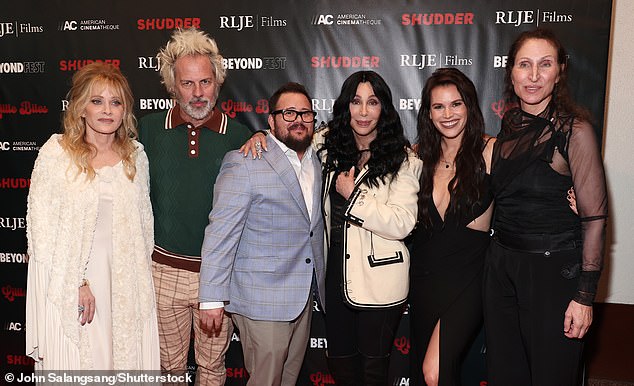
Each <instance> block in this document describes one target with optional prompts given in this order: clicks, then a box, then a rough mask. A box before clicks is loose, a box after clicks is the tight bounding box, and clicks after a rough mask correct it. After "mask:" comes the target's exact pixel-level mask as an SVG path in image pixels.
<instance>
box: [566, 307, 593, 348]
mask: <svg viewBox="0 0 634 386" xmlns="http://www.w3.org/2000/svg"><path fill="white" fill-rule="evenodd" d="M591 324H592V306H584V305H583V304H580V303H577V302H575V301H574V300H571V301H570V304H568V309H567V310H566V313H565V314H564V335H566V337H568V338H579V339H581V338H583V337H584V336H585V335H586V333H587V332H588V329H589V328H590V325H591Z"/></svg>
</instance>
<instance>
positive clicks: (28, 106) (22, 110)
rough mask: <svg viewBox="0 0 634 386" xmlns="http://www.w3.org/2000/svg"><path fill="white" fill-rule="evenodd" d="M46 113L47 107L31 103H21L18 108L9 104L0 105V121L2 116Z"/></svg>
mask: <svg viewBox="0 0 634 386" xmlns="http://www.w3.org/2000/svg"><path fill="white" fill-rule="evenodd" d="M46 113H48V107H46V106H44V105H38V104H37V103H33V102H31V101H22V103H20V105H19V107H18V106H15V105H12V104H10V103H2V104H0V119H2V118H3V117H4V114H20V115H32V114H46Z"/></svg>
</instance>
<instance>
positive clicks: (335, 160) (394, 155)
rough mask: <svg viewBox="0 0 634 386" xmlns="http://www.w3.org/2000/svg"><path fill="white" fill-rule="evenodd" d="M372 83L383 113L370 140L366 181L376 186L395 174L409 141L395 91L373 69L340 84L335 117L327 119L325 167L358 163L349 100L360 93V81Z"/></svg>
mask: <svg viewBox="0 0 634 386" xmlns="http://www.w3.org/2000/svg"><path fill="white" fill-rule="evenodd" d="M365 82H368V83H370V86H372V90H373V91H374V95H376V97H377V98H378V99H379V101H380V102H381V115H380V117H379V121H378V123H377V128H376V133H377V136H376V138H375V139H374V140H373V141H372V143H370V154H371V157H370V159H369V161H368V163H367V166H368V169H369V171H368V174H367V183H368V185H370V186H377V185H378V184H379V180H380V181H381V182H383V183H385V177H386V176H388V175H390V179H393V178H394V177H396V173H397V172H398V170H399V168H400V167H401V164H402V163H403V161H404V160H405V159H406V157H407V151H406V147H407V146H408V145H409V142H408V141H407V139H406V138H405V134H404V133H403V125H402V124H401V118H400V117H399V115H398V112H397V111H396V108H395V107H394V105H393V103H392V92H391V91H390V88H389V87H388V85H387V83H385V80H383V78H382V77H381V76H380V75H379V74H377V73H376V72H374V71H358V72H355V73H354V74H352V75H350V76H349V77H348V78H347V79H346V80H345V81H344V82H343V86H341V93H340V94H339V97H337V100H335V103H334V106H333V118H332V120H331V121H330V122H328V129H329V130H328V133H327V134H326V140H325V144H324V148H322V149H320V151H326V152H327V157H326V160H325V162H324V168H325V171H327V172H330V171H333V170H339V171H345V170H348V169H350V167H352V166H355V167H356V166H357V163H358V162H359V159H360V157H361V153H360V152H359V151H358V149H357V146H356V143H355V139H354V134H353V131H352V127H351V126H350V119H351V115H350V103H351V102H352V100H353V99H354V97H355V96H356V93H357V87H358V86H359V84H360V83H365Z"/></svg>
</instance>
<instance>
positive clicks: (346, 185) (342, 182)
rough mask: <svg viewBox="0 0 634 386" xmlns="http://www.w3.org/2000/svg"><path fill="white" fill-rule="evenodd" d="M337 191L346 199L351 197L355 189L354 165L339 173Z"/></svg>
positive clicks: (336, 184) (336, 183)
mask: <svg viewBox="0 0 634 386" xmlns="http://www.w3.org/2000/svg"><path fill="white" fill-rule="evenodd" d="M335 187H336V188H337V192H338V193H339V194H341V195H342V196H343V198H345V199H346V200H347V199H349V198H350V195H351V194H352V191H353V190H354V166H353V167H351V168H350V170H348V171H347V172H342V173H339V175H338V176H337V181H336V182H335Z"/></svg>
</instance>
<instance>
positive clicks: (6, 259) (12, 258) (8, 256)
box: [0, 252, 29, 264]
mask: <svg viewBox="0 0 634 386" xmlns="http://www.w3.org/2000/svg"><path fill="white" fill-rule="evenodd" d="M28 261H29V259H28V257H27V255H26V253H14V252H0V263H15V264H26V263H27V262H28Z"/></svg>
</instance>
